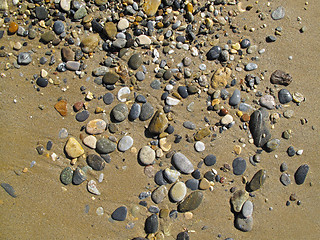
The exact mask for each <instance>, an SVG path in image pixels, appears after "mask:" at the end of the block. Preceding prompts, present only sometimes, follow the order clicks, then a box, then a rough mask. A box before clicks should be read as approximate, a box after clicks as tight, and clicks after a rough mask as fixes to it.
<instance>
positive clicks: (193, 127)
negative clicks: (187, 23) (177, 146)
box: [182, 121, 196, 130]
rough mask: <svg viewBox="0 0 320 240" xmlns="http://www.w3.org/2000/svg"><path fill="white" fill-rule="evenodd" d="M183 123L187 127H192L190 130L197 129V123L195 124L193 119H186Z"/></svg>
mask: <svg viewBox="0 0 320 240" xmlns="http://www.w3.org/2000/svg"><path fill="white" fill-rule="evenodd" d="M182 125H183V126H184V127H185V128H187V129H190V130H194V129H196V125H195V124H194V123H193V122H191V121H185V122H183V124H182Z"/></svg>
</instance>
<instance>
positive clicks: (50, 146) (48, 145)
mask: <svg viewBox="0 0 320 240" xmlns="http://www.w3.org/2000/svg"><path fill="white" fill-rule="evenodd" d="M52 146H53V142H52V141H48V142H47V146H46V148H47V150H48V151H49V150H51V148H52Z"/></svg>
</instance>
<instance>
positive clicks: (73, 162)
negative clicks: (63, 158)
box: [70, 158, 78, 165]
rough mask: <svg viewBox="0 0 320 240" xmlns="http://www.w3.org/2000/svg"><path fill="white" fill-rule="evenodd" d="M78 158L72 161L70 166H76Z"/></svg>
mask: <svg viewBox="0 0 320 240" xmlns="http://www.w3.org/2000/svg"><path fill="white" fill-rule="evenodd" d="M77 160H78V158H74V159H72V160H71V162H70V164H71V165H75V164H76V163H77Z"/></svg>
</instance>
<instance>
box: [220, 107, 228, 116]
mask: <svg viewBox="0 0 320 240" xmlns="http://www.w3.org/2000/svg"><path fill="white" fill-rule="evenodd" d="M228 113H229V111H228V110H227V109H225V108H222V109H221V110H220V112H219V114H220V115H221V116H225V115H227V114H228Z"/></svg>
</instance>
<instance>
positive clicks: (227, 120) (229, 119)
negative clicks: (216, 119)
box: [220, 114, 233, 125]
mask: <svg viewBox="0 0 320 240" xmlns="http://www.w3.org/2000/svg"><path fill="white" fill-rule="evenodd" d="M232 122H233V117H232V116H231V115H230V114H227V115H225V116H223V118H221V120H220V123H221V124H222V125H228V124H230V123H232Z"/></svg>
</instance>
